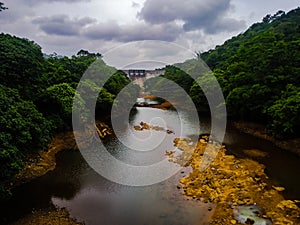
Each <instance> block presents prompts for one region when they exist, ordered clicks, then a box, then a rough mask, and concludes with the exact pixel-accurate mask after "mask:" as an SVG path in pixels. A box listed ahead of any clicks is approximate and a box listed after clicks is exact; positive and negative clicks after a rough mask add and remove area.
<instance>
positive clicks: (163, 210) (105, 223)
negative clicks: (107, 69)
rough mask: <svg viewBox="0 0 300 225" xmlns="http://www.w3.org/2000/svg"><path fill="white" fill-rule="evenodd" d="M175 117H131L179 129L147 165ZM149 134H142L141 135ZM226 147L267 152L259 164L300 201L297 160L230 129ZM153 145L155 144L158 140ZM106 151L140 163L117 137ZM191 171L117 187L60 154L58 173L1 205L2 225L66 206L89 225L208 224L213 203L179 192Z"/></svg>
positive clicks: (147, 111) (151, 112)
mask: <svg viewBox="0 0 300 225" xmlns="http://www.w3.org/2000/svg"><path fill="white" fill-rule="evenodd" d="M176 115H177V113H176V112H172V111H163V110H158V109H151V108H140V109H138V111H137V113H136V114H135V115H134V116H133V117H132V118H131V120H130V123H131V125H132V126H133V125H136V124H139V123H140V122H141V121H144V122H147V123H151V121H152V122H157V123H159V120H156V121H155V120H153V117H157V116H160V117H162V118H165V121H166V122H167V127H168V129H171V130H174V131H175V134H174V135H169V136H166V137H167V139H166V140H167V142H168V143H167V144H165V145H162V146H161V148H162V149H161V151H160V150H159V151H158V152H159V156H158V157H157V158H156V157H153V158H152V159H150V161H147V160H146V161H145V162H144V163H147V162H149V163H152V162H153V160H154V161H157V160H159V159H160V157H164V151H165V150H170V148H171V147H172V146H173V139H174V138H175V137H177V136H176V135H178V134H179V131H178V127H176V122H174V118H176ZM184 123H185V125H186V126H188V127H189V129H188V130H185V131H184V135H186V136H191V135H193V134H194V128H195V124H193V123H189V121H188V120H185V121H184ZM158 125H160V124H158ZM126 132H128V129H127V130H126V129H125V128H124V136H123V137H121V138H124V139H125V140H127V141H130V140H131V139H130V135H128V133H126ZM146 132H148V131H146ZM201 133H209V119H205V118H203V119H201ZM145 134H146V133H141V132H140V133H138V135H140V136H141V137H142V136H143V135H145ZM155 135H156V134H155ZM159 135H161V134H159ZM133 142H134V141H133ZM150 143H151V142H150ZM224 143H225V144H226V145H227V148H228V152H229V153H230V154H234V155H236V156H237V157H240V158H243V157H247V156H246V155H245V154H244V152H243V150H244V149H259V150H261V151H265V152H268V156H267V157H265V158H258V159H257V160H258V161H259V162H260V163H263V164H265V165H266V171H267V173H268V175H269V176H270V178H271V179H273V180H274V184H278V185H280V186H281V185H282V186H284V187H286V191H285V192H284V194H285V196H286V197H288V198H295V199H300V181H299V179H297V177H298V171H299V169H300V159H299V157H296V156H294V155H293V154H290V153H288V152H285V151H282V150H281V149H278V148H276V147H275V146H274V145H273V144H271V143H269V142H267V141H264V140H261V139H258V138H255V137H252V136H250V135H247V134H243V133H241V132H239V131H237V130H236V129H234V128H233V127H231V126H230V125H229V126H228V128H227V132H226V136H225V139H224ZM151 144H155V140H154V142H153V143H151ZM107 147H108V150H109V151H110V152H111V154H113V155H115V156H116V157H117V158H119V159H121V160H125V161H126V160H128V161H129V162H130V163H133V164H138V163H139V162H138V161H140V159H139V156H138V157H137V158H133V159H130V158H128V156H131V155H127V150H126V148H124V146H122V145H121V144H120V143H119V142H118V141H117V140H116V138H114V137H112V138H110V139H109V140H108V141H107ZM188 173H189V168H182V169H181V172H179V173H177V174H176V175H174V176H173V177H171V178H170V179H168V180H166V181H164V182H161V183H158V184H155V185H151V186H147V187H130V186H124V185H120V184H116V183H113V182H111V181H108V180H106V179H105V178H103V177H102V176H100V175H99V174H97V173H96V172H95V171H94V170H93V169H91V168H90V167H89V165H88V164H87V163H86V162H85V160H84V159H83V158H82V156H81V154H80V152H76V151H65V152H61V153H59V154H58V155H57V167H56V169H55V170H54V171H52V172H49V173H48V174H46V175H45V176H43V177H40V178H38V179H35V180H33V181H32V182H30V183H27V184H24V185H21V186H20V187H18V188H16V189H15V190H14V191H13V199H11V200H10V201H7V202H2V203H1V210H0V217H1V219H0V223H1V224H9V222H13V221H16V220H17V219H18V218H21V217H23V216H25V215H27V214H29V213H31V211H32V210H39V209H48V208H50V207H54V206H56V207H65V208H66V209H67V210H68V211H69V212H70V215H71V217H74V218H76V219H77V220H79V221H84V222H85V223H86V224H87V225H119V224H123V225H127V224H128V225H129V224H130V225H141V224H144V225H147V224H149V225H152V224H155V225H167V224H168V225H169V224H173V225H186V224H190V225H194V224H195V225H196V224H208V223H209V218H210V216H211V213H212V212H211V211H209V210H208V208H209V207H211V205H210V204H204V203H201V202H199V201H195V200H189V201H187V199H186V198H185V197H184V195H183V194H182V193H181V190H179V189H177V185H178V182H179V180H180V178H181V177H183V176H186V175H187V174H188Z"/></svg>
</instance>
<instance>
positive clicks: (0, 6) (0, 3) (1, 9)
mask: <svg viewBox="0 0 300 225" xmlns="http://www.w3.org/2000/svg"><path fill="white" fill-rule="evenodd" d="M6 9H8V8H7V7H5V6H4V3H2V2H0V12H1V11H3V10H6Z"/></svg>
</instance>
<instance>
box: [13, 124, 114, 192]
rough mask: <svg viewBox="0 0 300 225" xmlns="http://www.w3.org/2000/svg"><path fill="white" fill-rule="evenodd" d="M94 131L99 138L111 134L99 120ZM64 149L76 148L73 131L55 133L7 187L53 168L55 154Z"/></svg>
mask: <svg viewBox="0 0 300 225" xmlns="http://www.w3.org/2000/svg"><path fill="white" fill-rule="evenodd" d="M96 131H97V134H98V136H99V137H100V138H101V139H104V138H105V137H106V136H107V135H110V134H112V132H111V129H110V128H109V126H107V125H106V124H105V123H103V122H100V121H97V122H96ZM65 150H69V151H74V150H78V147H77V144H76V141H75V137H74V133H73V131H68V132H64V133H60V134H58V135H56V136H55V137H54V138H53V139H52V141H51V142H50V144H49V145H48V149H47V150H46V151H45V150H40V151H39V152H38V154H37V155H33V156H32V157H31V158H29V159H28V161H27V162H26V165H25V166H24V168H23V169H22V170H21V172H20V173H19V174H17V175H16V176H15V178H14V179H13V180H12V181H11V182H10V184H9V188H10V189H12V188H14V187H16V186H18V185H20V184H23V183H27V182H29V181H31V180H33V179H35V178H37V177H41V176H43V175H45V174H46V173H48V172H49V171H52V170H54V169H55V167H56V158H55V156H56V154H57V153H58V152H61V151H65Z"/></svg>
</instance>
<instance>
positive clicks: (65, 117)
mask: <svg viewBox="0 0 300 225" xmlns="http://www.w3.org/2000/svg"><path fill="white" fill-rule="evenodd" d="M97 59H98V60H101V54H99V53H89V52H88V51H86V50H80V51H79V52H78V54H77V55H76V56H75V55H74V56H72V57H70V58H69V57H66V56H65V57H58V56H57V55H56V54H52V55H50V56H49V57H47V58H45V57H44V56H43V53H42V51H41V47H40V46H38V45H37V44H36V43H34V42H33V41H30V40H27V39H22V38H19V37H14V36H11V35H9V34H3V33H2V34H0V62H1V64H0V95H1V97H0V101H1V102H0V114H1V117H0V124H1V131H0V165H1V166H0V171H1V172H0V180H1V183H0V194H1V195H0V197H5V196H8V195H9V193H8V192H7V190H6V188H5V185H6V181H8V180H10V179H11V178H12V177H13V176H14V175H15V174H17V173H18V172H19V171H20V170H21V169H22V167H23V166H24V163H25V162H26V160H27V159H28V157H30V156H31V155H32V154H36V153H37V151H38V150H40V149H46V147H47V144H48V143H49V141H50V140H51V138H52V137H53V136H54V135H55V134H57V133H58V132H62V131H67V130H71V129H72V106H73V98H74V95H75V89H76V87H77V85H78V82H79V80H80V78H81V76H82V75H83V74H84V72H85V71H86V69H87V68H88V67H89V65H91V64H92V63H93V62H94V61H95V60H97ZM107 69H108V70H109V71H111V72H112V73H114V74H113V76H112V77H111V78H110V79H109V80H108V81H107V83H106V84H105V85H104V87H103V88H102V89H101V90H98V92H100V94H99V97H98V99H97V103H99V104H97V107H96V114H97V116H98V117H101V118H102V119H103V118H104V117H105V116H107V115H108V113H109V112H110V107H111V106H112V104H113V101H114V98H115V96H116V94H117V93H118V92H119V91H120V90H121V89H122V88H123V87H124V86H126V85H127V84H129V83H130V80H129V79H128V78H127V76H126V74H125V73H124V72H122V71H116V70H115V69H114V68H111V67H109V66H107ZM89 85H90V86H93V82H92V81H91V82H90V83H89ZM135 88H137V87H135ZM136 90H137V91H138V89H136Z"/></svg>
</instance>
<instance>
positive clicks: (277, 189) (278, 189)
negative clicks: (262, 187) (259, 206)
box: [272, 186, 285, 192]
mask: <svg viewBox="0 0 300 225" xmlns="http://www.w3.org/2000/svg"><path fill="white" fill-rule="evenodd" d="M272 188H273V189H274V190H276V191H279V192H280V191H284V190H285V188H284V187H275V186H272Z"/></svg>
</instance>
